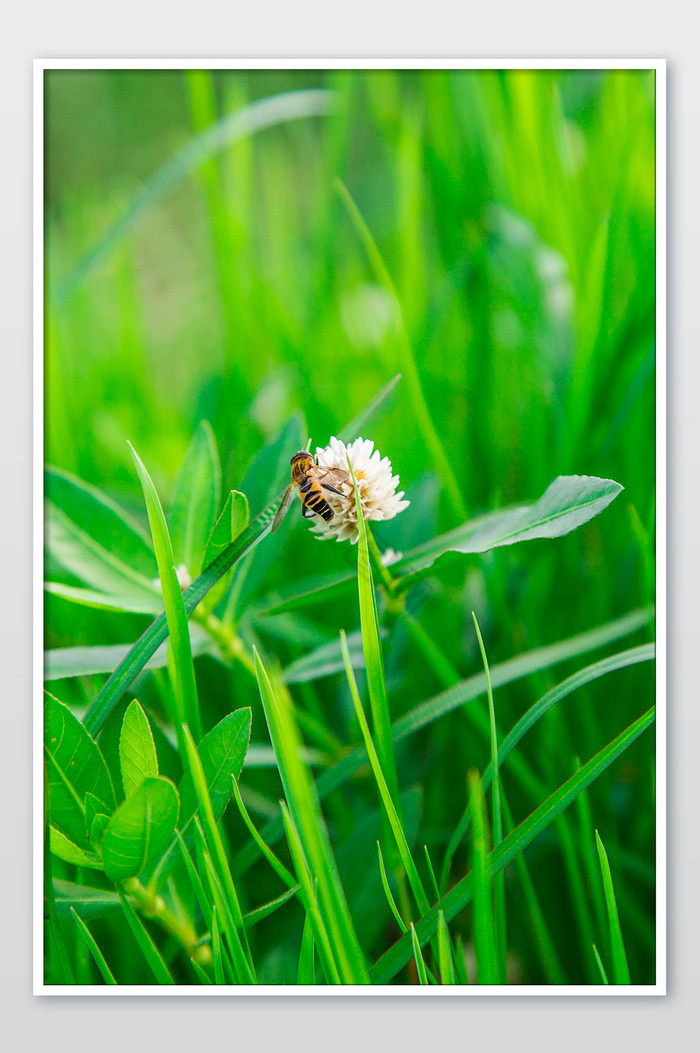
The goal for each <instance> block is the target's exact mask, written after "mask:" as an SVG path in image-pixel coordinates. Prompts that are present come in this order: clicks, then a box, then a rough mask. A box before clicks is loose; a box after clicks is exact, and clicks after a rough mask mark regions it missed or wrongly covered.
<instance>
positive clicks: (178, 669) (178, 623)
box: [129, 443, 202, 765]
mask: <svg viewBox="0 0 700 1053" xmlns="http://www.w3.org/2000/svg"><path fill="white" fill-rule="evenodd" d="M129 448H130V450H131V456H132V457H133V459H134V464H135V465H136V471H137V472H138V474H139V478H140V480H141V486H142V487H143V495H144V498H145V500H146V509H147V511H148V521H149V523H150V526H151V534H152V536H153V547H154V549H155V553H156V561H157V563H158V573H159V574H160V582H161V588H162V590H163V603H164V605H165V617H166V620H167V624H168V632H169V633H170V650H169V657H170V658H171V660H172V667H171V675H172V680H173V697H174V701H175V712H174V713H172V714H171V720H172V723H173V724H174V726H175V730H176V733H177V737H178V745H179V749H180V755H181V757H182V762H183V765H184V764H185V759H186V758H185V749H184V743H183V741H182V731H181V727H182V725H183V724H188V725H189V726H190V727H192V728H193V730H194V733H195V736H196V738H197V741H199V740H200V739H201V737H202V717H201V714H200V712H199V701H198V699H197V685H196V684H195V679H194V664H193V660H192V650H191V648H190V632H189V627H188V625H187V612H186V610H185V604H184V600H183V598H182V589H181V587H180V582H179V581H178V578H177V573H176V571H175V559H174V556H173V547H172V544H171V542H170V534H169V532H168V525H167V523H166V521H165V514H164V513H163V508H162V506H161V503H160V499H159V497H158V494H157V493H156V488H155V486H154V485H153V481H152V480H151V477H150V475H149V474H148V472H147V471H146V468H145V466H144V465H143V463H142V461H141V458H140V457H139V455H138V454H137V453H136V450H135V449H134V448H133V446H131V443H129ZM169 665H170V663H169Z"/></svg>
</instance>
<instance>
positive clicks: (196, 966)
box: [190, 958, 211, 986]
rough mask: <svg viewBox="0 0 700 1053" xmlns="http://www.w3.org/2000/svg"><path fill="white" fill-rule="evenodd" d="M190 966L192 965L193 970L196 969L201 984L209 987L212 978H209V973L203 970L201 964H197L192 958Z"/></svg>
mask: <svg viewBox="0 0 700 1053" xmlns="http://www.w3.org/2000/svg"><path fill="white" fill-rule="evenodd" d="M190 964H191V965H192V968H193V969H194V971H195V972H196V974H197V976H198V977H199V979H200V981H201V982H202V983H203V984H204V985H205V986H209V985H211V977H210V976H209V975H208V974H207V973H205V971H204V969H203V968H202V966H201V965H200V964H199V962H196V961H195V960H194V958H190Z"/></svg>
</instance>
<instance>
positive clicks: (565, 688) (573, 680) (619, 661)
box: [484, 644, 655, 786]
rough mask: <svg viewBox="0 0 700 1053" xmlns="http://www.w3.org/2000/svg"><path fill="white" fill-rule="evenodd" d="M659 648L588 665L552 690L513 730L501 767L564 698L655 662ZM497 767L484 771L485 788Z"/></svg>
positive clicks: (505, 743) (501, 751) (501, 753)
mask: <svg viewBox="0 0 700 1053" xmlns="http://www.w3.org/2000/svg"><path fill="white" fill-rule="evenodd" d="M654 655H655V647H654V644H642V645H641V647H632V648H630V650H629V651H621V652H620V653H619V654H613V655H610V657H609V658H603V659H602V660H601V661H600V662H594V663H593V664H592V665H589V666H586V667H585V668H584V669H579V671H578V672H577V673H574V674H573V675H572V676H570V677H567V679H566V680H563V681H562V683H561V684H558V685H557V686H556V687H554V688H552V690H551V691H548V692H547V693H546V695H543V696H542V698H540V699H539V700H538V701H537V702H535V704H534V705H533V706H531V707H530V709H528V711H527V712H526V713H525V714H524V715H523V716H522V717H521V718H520V720H519V721H518V722H517V724H516V725H515V726H514V727H513V729H512V730H511V731H509V732H508V734H507V735H506V737H505V738H504V740H503V742H502V743H501V745H500V747H499V751H498V764H499V765H502V764H503V763H504V761H505V759H506V757H508V756H509V755H510V754H511V753H512V752H513V750H514V749H515V747H516V746H517V744H518V743H519V742H520V740H521V739H522V737H523V736H524V735H525V733H526V732H527V731H529V730H530V728H531V727H532V726H533V725H534V724H536V723H537V721H538V720H539V719H540V718H541V717H542V716H544V714H545V713H546V712H547V711H548V710H550V709H551V708H552V706H555V705H556V704H557V703H558V702H561V701H562V699H564V698H566V697H567V696H568V695H570V694H572V693H573V692H574V691H577V690H578V689H579V688H580V687H583V686H584V685H585V684H590V683H591V682H592V681H594V680H598V679H599V678H600V677H602V676H607V675H608V674H609V673H614V672H617V670H618V669H626V668H627V667H628V666H630V665H637V664H638V663H640V662H651V661H653V660H654ZM493 770H494V769H493V764H492V763H490V764H489V765H488V767H487V769H486V771H485V772H484V785H485V786H488V785H489V784H490V782H491V780H492V778H493Z"/></svg>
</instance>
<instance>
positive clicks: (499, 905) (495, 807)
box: [472, 611, 507, 984]
mask: <svg viewBox="0 0 700 1053" xmlns="http://www.w3.org/2000/svg"><path fill="white" fill-rule="evenodd" d="M472 618H473V619H474V628H475V629H476V635H477V637H478V639H479V650H480V651H481V660H482V662H483V663H484V674H485V676H486V695H487V698H488V702H489V732H490V739H491V770H492V771H493V780H492V790H493V802H492V821H493V847H494V848H496V847H497V845H500V843H501V841H502V840H503V817H502V814H501V780H500V776H499V772H498V765H499V757H498V733H497V731H496V710H495V708H494V704H493V690H492V688H491V673H490V671H489V663H488V660H487V658H486V650H485V648H484V641H483V639H482V638H481V629H480V628H479V622H478V620H477V617H476V614H474V612H473V611H472ZM483 785H484V784H483V782H482V789H483ZM493 892H494V905H495V918H494V921H495V936H496V946H497V951H498V974H499V983H502V984H504V983H505V982H506V950H507V938H506V887H505V875H504V874H503V873H500V874H496V876H495V877H494V879H493Z"/></svg>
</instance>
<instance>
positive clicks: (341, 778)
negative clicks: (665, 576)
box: [237, 611, 651, 884]
mask: <svg viewBox="0 0 700 1053" xmlns="http://www.w3.org/2000/svg"><path fill="white" fill-rule="evenodd" d="M650 618H651V612H650V611H633V612H632V613H631V614H629V615H625V616H624V617H622V618H618V619H615V621H612V622H609V623H608V624H607V625H604V626H601V627H599V628H597V629H591V630H588V631H587V632H583V633H578V634H577V635H575V636H572V637H570V638H569V639H568V640H562V641H561V642H560V643H556V644H550V645H549V646H546V647H537V648H534V649H533V650H532V651H526V652H525V653H524V654H521V655H518V656H517V657H515V658H509V659H507V660H506V661H505V662H501V663H499V664H498V665H496V666H494V667H493V669H491V684H492V687H494V688H495V687H504V686H505V685H506V684H511V683H515V682H516V681H518V680H520V679H522V678H524V677H526V676H530V675H531V674H533V673H537V672H540V671H541V670H543V669H548V668H550V667H551V666H553V665H557V664H558V663H559V662H564V661H567V660H568V659H570V658H575V657H576V656H577V655H580V654H585V653H587V652H588V651H591V650H595V649H596V648H598V647H604V646H606V645H607V644H609V643H612V642H613V641H614V640H616V639H619V637H620V636H627V635H629V634H630V633H632V632H636V631H637V630H638V629H640V628H641V627H642V626H644V625H646V624H647V623H648V622H649V619H650ZM485 693H486V676H485V674H484V673H478V674H477V675H475V676H471V677H468V678H467V679H466V680H462V681H460V683H459V684H455V686H454V687H453V688H450V689H449V690H448V691H443V692H441V693H440V694H439V695H436V696H435V697H434V698H431V699H428V701H426V702H422V703H420V704H419V705H418V706H415V707H414V708H413V709H412V710H410V711H409V712H408V713H407V714H406V715H405V716H404V717H400V718H399V720H397V721H395V723H394V724H393V725H392V736H393V739H394V742H395V743H397V742H400V741H402V740H403V739H405V738H407V737H408V736H409V735H412V734H414V733H415V732H417V731H420V730H421V729H422V728H424V727H428V726H429V725H430V724H432V723H434V722H435V721H436V720H439V719H440V717H442V716H444V715H445V714H446V713H451V712H452V711H453V710H455V709H457V708H458V707H460V706H463V705H466V704H468V703H469V702H473V701H475V700H476V699H477V698H480V697H481V695H483V694H485ZM505 742H506V740H504V742H503V743H501V760H502V759H503V746H504V743H505ZM366 763H367V750H366V749H365V747H364V746H360V747H358V748H357V749H355V750H353V751H352V752H351V753H349V754H348V755H347V756H346V757H344V758H343V759H342V760H341V761H339V762H338V763H337V764H336V765H334V766H333V767H332V768H330V769H329V770H328V771H325V772H324V773H323V774H322V775H321V776H320V778H319V780H318V793H319V796H320V798H321V799H322V800H323V798H324V797H326V796H327V795H328V794H329V793H332V791H333V790H335V789H337V788H338V787H339V786H342V785H343V784H344V783H345V782H347V780H348V779H350V778H351V777H352V776H353V775H354V774H355V772H357V771H359V769H360V768H361V767H362V766H363V764H366ZM487 770H488V769H487ZM485 774H486V773H485ZM464 830H466V820H465V825H464ZM281 834H282V824H281V821H280V820H273V821H272V822H271V823H269V824H268V825H267V826H266V827H265V829H264V830H263V836H264V838H265V840H266V842H267V843H268V844H274V843H275V841H276V840H278V839H279V837H280V836H281ZM461 836H463V833H462V834H461ZM461 836H460V838H459V840H461ZM255 858H256V853H255V849H254V848H253V847H252V846H251V847H250V848H248V847H245V848H243V849H242V850H241V853H240V854H239V857H238V859H237V873H239V874H241V873H244V872H245V870H247V869H248V868H249V867H250V866H251V865H252V864H253V862H254V860H255ZM443 884H444V882H443Z"/></svg>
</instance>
